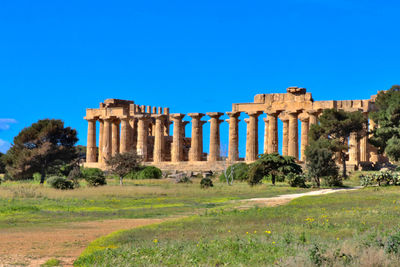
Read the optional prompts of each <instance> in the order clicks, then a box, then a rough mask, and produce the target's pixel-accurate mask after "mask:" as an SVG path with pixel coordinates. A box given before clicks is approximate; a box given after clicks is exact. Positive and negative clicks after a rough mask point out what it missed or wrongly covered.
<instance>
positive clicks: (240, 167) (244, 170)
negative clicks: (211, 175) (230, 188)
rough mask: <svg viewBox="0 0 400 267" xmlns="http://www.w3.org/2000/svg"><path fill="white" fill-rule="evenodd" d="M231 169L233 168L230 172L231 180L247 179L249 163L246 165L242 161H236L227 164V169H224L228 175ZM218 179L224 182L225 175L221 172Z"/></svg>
mask: <svg viewBox="0 0 400 267" xmlns="http://www.w3.org/2000/svg"><path fill="white" fill-rule="evenodd" d="M232 169H233V173H232V175H233V180H235V181H247V179H248V177H249V165H247V164H246V163H244V162H241V163H236V164H233V165H231V166H229V167H228V169H227V170H226V173H227V175H228V177H229V175H230V174H231V172H232ZM219 180H220V181H221V182H226V177H225V174H224V173H222V174H221V175H220V176H219Z"/></svg>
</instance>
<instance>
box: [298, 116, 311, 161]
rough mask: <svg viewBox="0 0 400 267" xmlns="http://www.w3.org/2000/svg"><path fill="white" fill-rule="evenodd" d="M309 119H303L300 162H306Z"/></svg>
mask: <svg viewBox="0 0 400 267" xmlns="http://www.w3.org/2000/svg"><path fill="white" fill-rule="evenodd" d="M309 122H310V120H309V118H302V119H301V158H300V160H301V161H303V162H305V161H306V148H307V146H308V130H309Z"/></svg>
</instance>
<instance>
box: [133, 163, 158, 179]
mask: <svg viewBox="0 0 400 267" xmlns="http://www.w3.org/2000/svg"><path fill="white" fill-rule="evenodd" d="M161 177H162V171H161V170H160V169H159V168H157V167H154V166H146V167H145V168H144V169H143V170H141V171H139V172H137V173H136V174H135V179H151V178H152V179H160V178H161Z"/></svg>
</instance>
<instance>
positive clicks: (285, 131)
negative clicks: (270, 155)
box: [281, 116, 289, 156]
mask: <svg viewBox="0 0 400 267" xmlns="http://www.w3.org/2000/svg"><path fill="white" fill-rule="evenodd" d="M281 121H282V155H283V156H287V155H289V118H288V117H287V116H282V117H281Z"/></svg>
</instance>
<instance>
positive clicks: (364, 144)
mask: <svg viewBox="0 0 400 267" xmlns="http://www.w3.org/2000/svg"><path fill="white" fill-rule="evenodd" d="M363 115H364V118H366V120H367V127H366V129H364V130H363V131H362V136H363V137H362V138H361V140H360V161H361V162H368V161H369V153H368V135H367V129H368V113H363Z"/></svg>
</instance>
